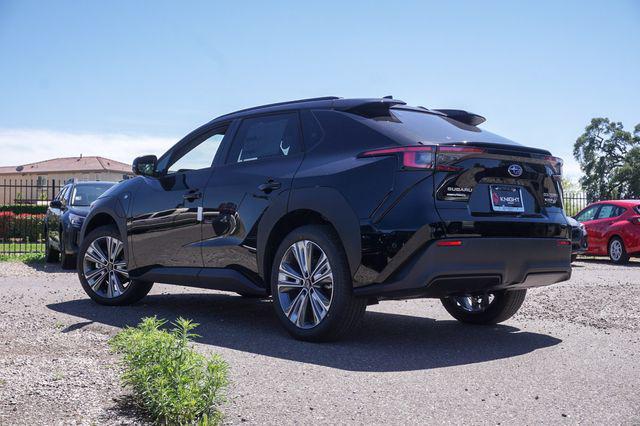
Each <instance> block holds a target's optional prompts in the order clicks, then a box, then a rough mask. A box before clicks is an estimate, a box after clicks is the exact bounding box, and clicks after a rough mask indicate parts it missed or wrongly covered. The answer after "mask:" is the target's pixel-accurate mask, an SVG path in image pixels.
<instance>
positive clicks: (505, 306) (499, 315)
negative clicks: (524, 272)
mask: <svg viewBox="0 0 640 426" xmlns="http://www.w3.org/2000/svg"><path fill="white" fill-rule="evenodd" d="M493 295H494V296H495V297H494V299H493V301H492V302H491V303H490V304H489V306H488V307H487V308H486V309H484V310H483V311H481V312H469V311H467V310H465V309H463V308H462V307H461V306H459V305H458V304H457V303H456V301H455V299H454V298H451V297H444V298H442V299H440V300H441V301H442V305H443V306H444V308H445V309H446V310H447V312H449V314H451V316H452V317H454V318H455V319H457V320H458V321H460V322H464V323H469V324H480V325H488V324H497V323H499V322H503V321H506V320H508V319H509V318H511V317H512V316H513V315H514V314H515V313H516V312H518V309H520V306H522V302H524V298H525V296H526V295H527V290H512V291H504V290H503V291H498V292H495V293H493Z"/></svg>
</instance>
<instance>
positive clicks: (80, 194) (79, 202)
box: [71, 182, 113, 207]
mask: <svg viewBox="0 0 640 426" xmlns="http://www.w3.org/2000/svg"><path fill="white" fill-rule="evenodd" d="M112 186H113V183H106V182H105V183H83V184H78V185H76V187H75V188H73V193H72V194H71V205H72V206H76V207H88V206H89V205H91V203H93V202H94V201H95V200H96V199H97V198H98V197H99V196H100V195H102V193H103V192H104V191H106V190H107V189H109V188H111V187H112Z"/></svg>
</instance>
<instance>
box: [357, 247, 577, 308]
mask: <svg viewBox="0 0 640 426" xmlns="http://www.w3.org/2000/svg"><path fill="white" fill-rule="evenodd" d="M457 240H459V241H462V245H460V246H444V247H443V246H438V245H437V244H436V243H435V242H432V243H430V244H428V245H426V246H425V247H423V248H422V249H420V250H418V251H417V252H416V253H415V254H414V256H412V257H411V258H410V259H408V260H407V261H406V262H405V264H404V265H402V266H401V267H400V268H398V270H397V271H396V272H395V273H394V274H393V275H391V276H390V277H389V278H388V279H386V280H385V281H384V282H381V283H375V284H370V285H366V286H363V287H359V288H355V289H354V294H355V295H357V296H362V297H378V298H381V299H384V298H387V299H403V298H412V297H444V296H448V295H451V294H461V293H475V292H484V291H495V290H504V289H522V288H530V287H539V286H544V285H550V284H554V283H557V282H561V281H566V280H568V279H569V278H570V277H571V245H569V244H567V245H559V244H558V241H560V240H559V239H556V238H464V239H457ZM565 241H566V240H565Z"/></svg>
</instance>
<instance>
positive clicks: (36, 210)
mask: <svg viewBox="0 0 640 426" xmlns="http://www.w3.org/2000/svg"><path fill="white" fill-rule="evenodd" d="M0 212H12V213H15V214H22V213H28V214H45V213H46V212H47V206H33V205H15V204H14V205H6V206H0Z"/></svg>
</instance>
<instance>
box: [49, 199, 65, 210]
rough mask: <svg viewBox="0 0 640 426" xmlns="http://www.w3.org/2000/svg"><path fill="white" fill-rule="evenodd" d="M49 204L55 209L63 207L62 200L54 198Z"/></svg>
mask: <svg viewBox="0 0 640 426" xmlns="http://www.w3.org/2000/svg"><path fill="white" fill-rule="evenodd" d="M49 206H51V208H53V209H61V208H62V201H60V200H53V201H52V202H50V203H49Z"/></svg>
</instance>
